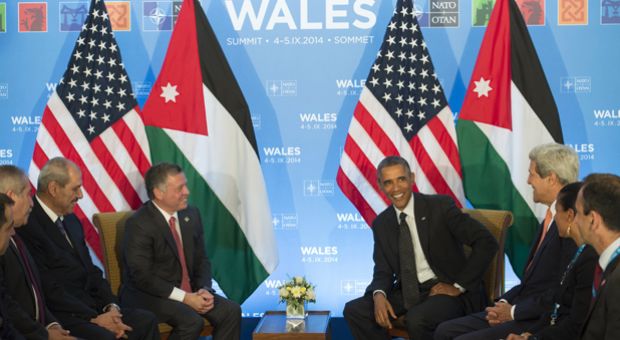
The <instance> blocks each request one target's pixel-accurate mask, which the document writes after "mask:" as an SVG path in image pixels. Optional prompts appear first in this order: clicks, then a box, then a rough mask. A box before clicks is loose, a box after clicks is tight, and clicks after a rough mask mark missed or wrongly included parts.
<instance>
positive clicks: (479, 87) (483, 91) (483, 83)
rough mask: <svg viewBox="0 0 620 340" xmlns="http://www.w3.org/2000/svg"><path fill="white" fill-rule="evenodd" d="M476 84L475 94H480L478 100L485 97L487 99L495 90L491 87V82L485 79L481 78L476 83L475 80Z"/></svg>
mask: <svg viewBox="0 0 620 340" xmlns="http://www.w3.org/2000/svg"><path fill="white" fill-rule="evenodd" d="M474 84H476V88H475V89H474V92H476V93H477V94H478V98H480V97H482V96H485V97H487V98H488V97H489V92H490V91H491V90H493V88H492V87H491V86H490V85H491V80H490V79H489V80H485V79H484V78H483V77H480V80H478V81H475V80H474Z"/></svg>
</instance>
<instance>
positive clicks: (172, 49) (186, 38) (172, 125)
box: [143, 0, 208, 136]
mask: <svg viewBox="0 0 620 340" xmlns="http://www.w3.org/2000/svg"><path fill="white" fill-rule="evenodd" d="M194 10H195V9H194V2H193V1H192V0H185V1H183V5H182V7H181V11H180V13H179V16H178V19H177V23H176V25H175V26H174V31H173V32H172V37H171V38H170V44H169V45H168V51H167V52H166V58H165V59H164V64H163V66H162V68H161V71H160V72H159V76H158V77H157V80H156V81H155V84H153V88H152V89H151V93H150V94H149V97H148V99H147V101H146V104H145V105H144V110H143V115H144V123H145V125H147V126H157V127H160V128H167V129H172V130H178V131H185V132H189V133H196V134H201V135H205V136H206V135H208V133H207V118H206V114H205V113H206V111H205V103H204V96H203V92H202V91H203V83H202V71H201V68H200V60H199V55H198V41H197V38H196V16H195V12H194Z"/></svg>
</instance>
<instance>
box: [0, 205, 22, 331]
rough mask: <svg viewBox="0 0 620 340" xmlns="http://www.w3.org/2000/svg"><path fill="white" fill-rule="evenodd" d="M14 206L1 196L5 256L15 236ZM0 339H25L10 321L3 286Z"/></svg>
mask: <svg viewBox="0 0 620 340" xmlns="http://www.w3.org/2000/svg"><path fill="white" fill-rule="evenodd" d="M14 204H15V202H14V201H13V200H12V199H11V198H10V197H8V196H7V195H5V194H0V255H4V253H5V252H6V250H7V249H8V247H9V240H10V239H11V236H13V235H14V234H15V229H14V228H13V211H12V209H11V207H12V206H13V205H14ZM0 339H17V340H21V339H23V337H22V336H21V335H20V334H19V333H17V331H15V329H14V328H13V325H12V324H11V321H10V320H9V311H8V308H7V295H6V292H5V290H4V288H3V287H2V286H0Z"/></svg>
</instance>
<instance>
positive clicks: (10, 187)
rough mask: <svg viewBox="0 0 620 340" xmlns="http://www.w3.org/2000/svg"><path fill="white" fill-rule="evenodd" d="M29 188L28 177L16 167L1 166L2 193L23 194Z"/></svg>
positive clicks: (0, 184) (0, 187)
mask: <svg viewBox="0 0 620 340" xmlns="http://www.w3.org/2000/svg"><path fill="white" fill-rule="evenodd" d="M26 186H28V177H26V174H25V173H24V172H23V171H22V170H21V169H20V168H18V167H16V166H15V165H0V193H3V194H6V193H7V192H9V191H13V192H14V193H16V194H19V193H21V192H22V191H24V189H25V188H26Z"/></svg>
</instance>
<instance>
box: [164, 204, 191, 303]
mask: <svg viewBox="0 0 620 340" xmlns="http://www.w3.org/2000/svg"><path fill="white" fill-rule="evenodd" d="M168 222H169V223H170V232H172V237H174V242H175V243H176V245H177V251H178V252H179V259H180V260H181V271H182V277H181V289H183V290H184V291H186V292H188V293H191V292H192V287H191V285H190V284H189V274H188V272H187V262H185V252H184V251H183V244H182V243H181V237H180V236H179V233H178V232H177V228H176V224H177V223H176V218H174V216H171V217H170V221H168Z"/></svg>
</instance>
